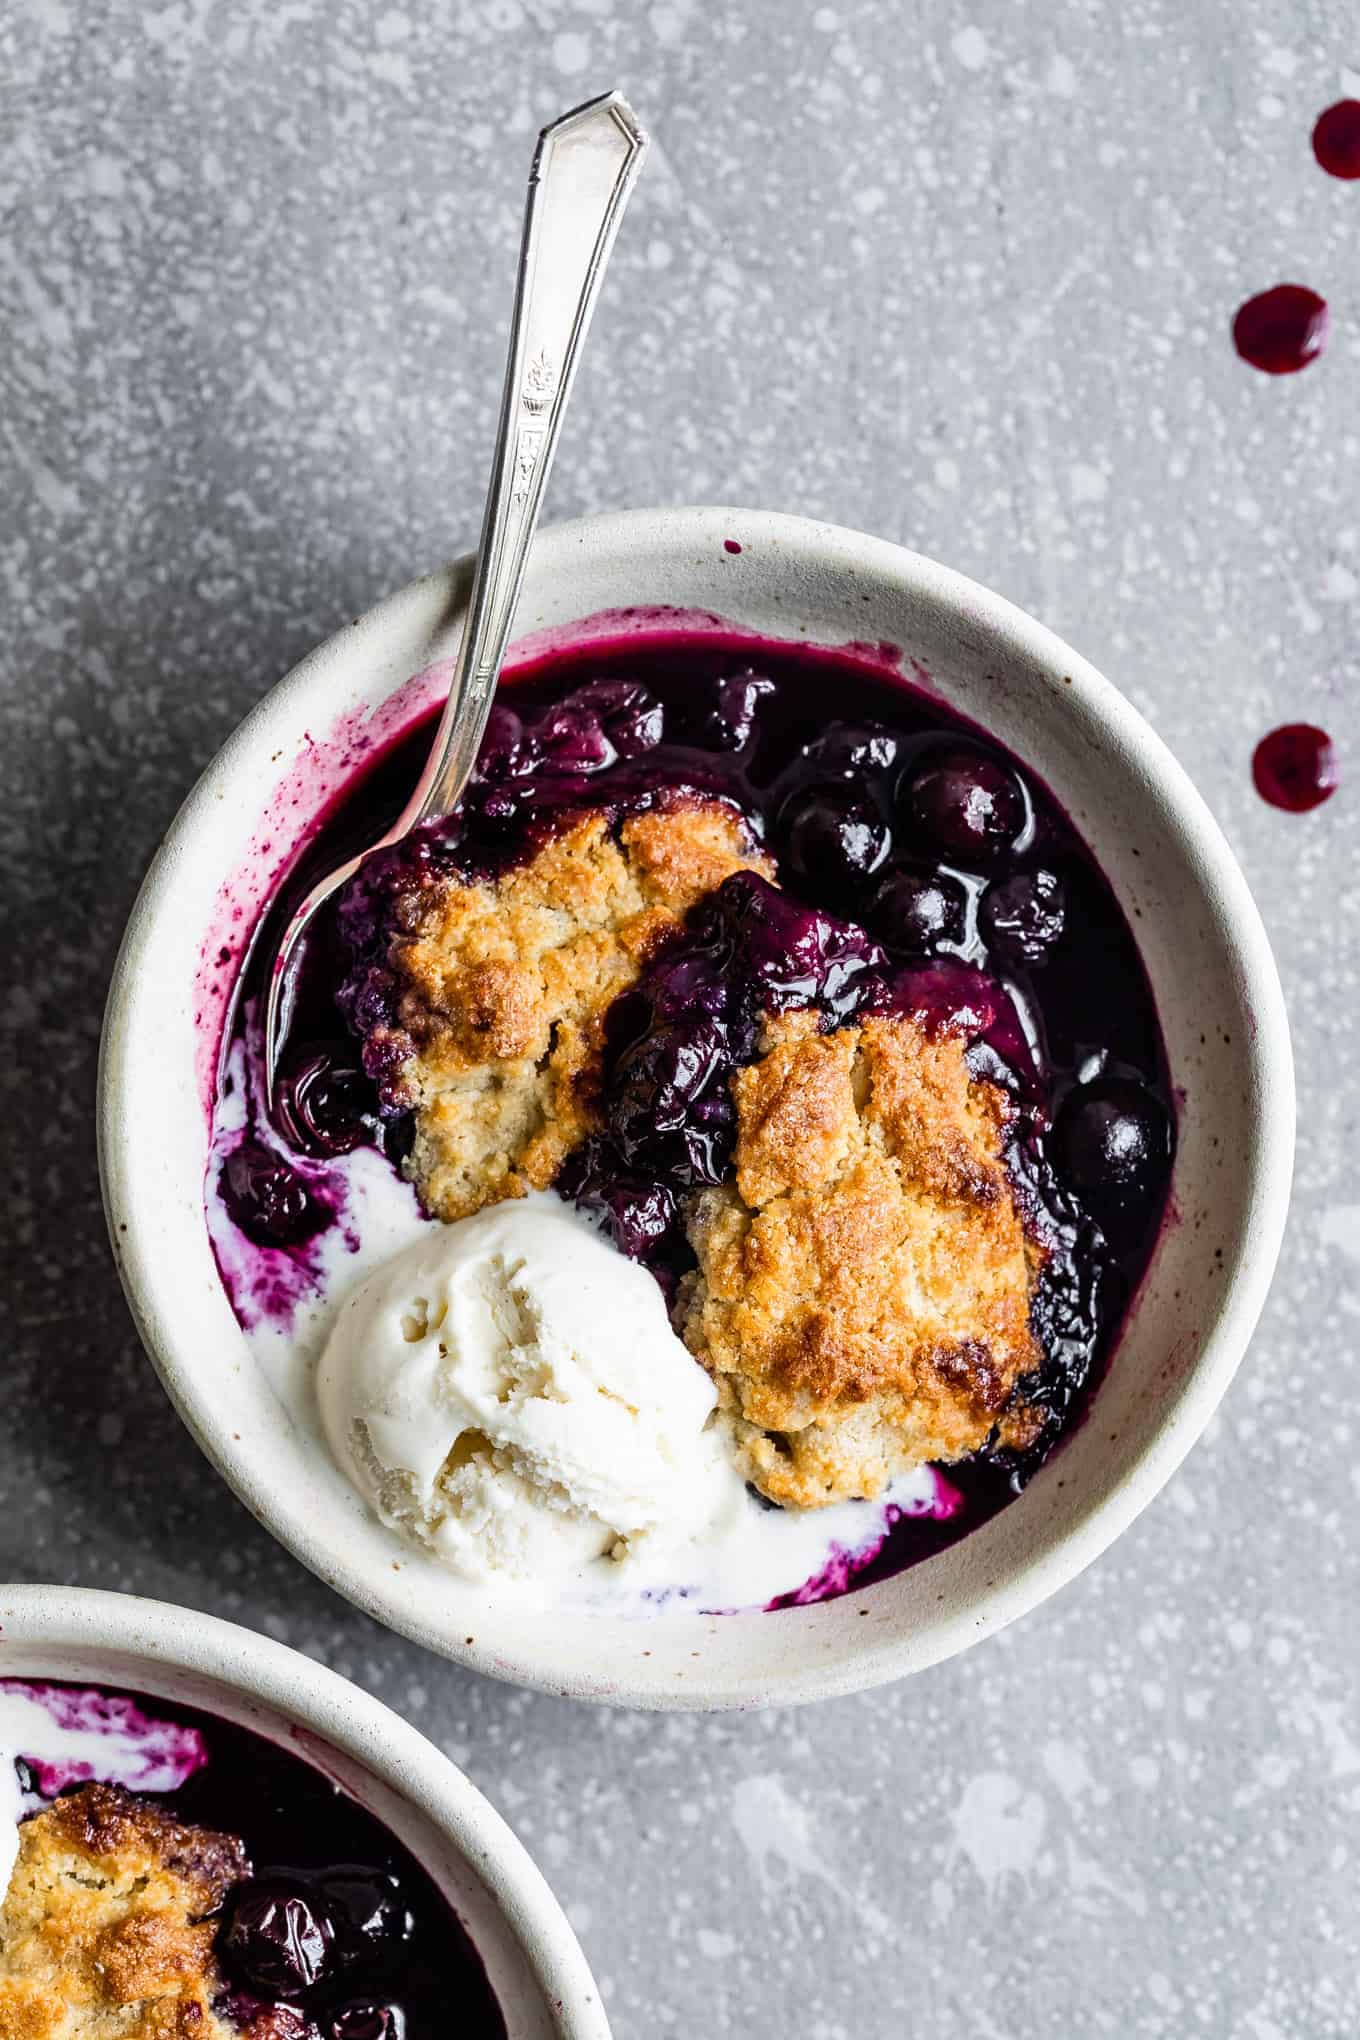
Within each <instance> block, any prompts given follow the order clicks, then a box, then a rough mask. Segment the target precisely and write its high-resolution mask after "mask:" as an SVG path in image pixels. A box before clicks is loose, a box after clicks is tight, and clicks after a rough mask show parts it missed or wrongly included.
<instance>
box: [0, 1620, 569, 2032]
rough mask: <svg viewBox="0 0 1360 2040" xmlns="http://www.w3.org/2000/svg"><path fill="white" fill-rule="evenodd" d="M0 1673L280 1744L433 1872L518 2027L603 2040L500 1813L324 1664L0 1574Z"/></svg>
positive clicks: (556, 1920) (235, 1632) (565, 1947)
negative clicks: (4, 1579)
mask: <svg viewBox="0 0 1360 2040" xmlns="http://www.w3.org/2000/svg"><path fill="white" fill-rule="evenodd" d="M0 1677H3V1678H7V1679H31V1680H36V1681H44V1680H48V1679H68V1680H71V1681H74V1682H75V1683H77V1684H89V1685H92V1686H99V1687H112V1688H115V1689H117V1688H120V1687H121V1688H127V1689H131V1690H132V1691H134V1692H138V1693H148V1694H150V1695H152V1696H153V1697H154V1698H155V1699H158V1700H168V1701H172V1702H175V1703H178V1704H179V1705H181V1706H186V1707H195V1708H199V1709H201V1710H202V1711H203V1712H204V1713H206V1714H210V1715H216V1716H219V1717H221V1718H222V1719H225V1720H227V1721H229V1722H233V1723H235V1724H236V1725H237V1726H238V1727H240V1728H246V1729H249V1730H251V1731H252V1732H253V1733H254V1734H256V1735H260V1736H263V1737H264V1738H265V1739H266V1740H267V1741H269V1742H274V1743H278V1744H281V1745H282V1746H283V1747H284V1748H286V1749H289V1750H290V1751H291V1752H292V1753H293V1754H295V1755H298V1756H300V1757H302V1758H304V1759H305V1760H306V1761H307V1762H308V1763H310V1764H313V1765H315V1766H317V1768H319V1769H321V1770H323V1771H324V1772H325V1774H326V1776H327V1777H328V1778H329V1779H330V1780H331V1781H332V1782H333V1783H334V1784H336V1785H338V1786H339V1787H340V1788H341V1790H342V1791H345V1792H348V1793H349V1794H350V1795H351V1797H353V1798H354V1799H356V1800H358V1802H359V1804H360V1805H361V1806H363V1807H364V1808H365V1809H366V1810H367V1811H368V1812H369V1813H371V1814H373V1815H375V1816H376V1818H377V1819H378V1820H380V1821H381V1822H382V1824H383V1826H384V1827H386V1828H387V1829H388V1830H389V1831H390V1832H391V1833H393V1834H394V1835H396V1837H397V1838H398V1840H399V1841H401V1842H403V1843H404V1844H405V1846H406V1847H407V1848H408V1849H409V1850H410V1851H411V1853H412V1855H413V1856H415V1858H416V1860H417V1861H418V1862H419V1863H420V1864H421V1865H422V1866H423V1868H424V1869H425V1870H427V1871H428V1872H429V1874H430V1876H431V1877H432V1878H433V1879H434V1881H435V1883H436V1884H437V1885H438V1887H439V1889H440V1890H441V1891H442V1893H443V1894H444V1897H445V1898H446V1899H447V1900H448V1902H449V1904H450V1905H451V1906H452V1907H453V1909H454V1911H455V1912H456V1913H457V1914H458V1916H459V1918H460V1920H461V1921H462V1923H463V1925H464V1927H465V1928H466V1929H467V1932H468V1935H469V1937H470V1939H471V1941H472V1944H473V1946H474V1947H475V1948H476V1950H477V1953H478V1954H479V1955H480V1957H481V1959H482V1964H483V1966H484V1968H485V1970H486V1973H487V1978H488V1980H489V1982H490V1984H491V1987H492V1990H493V1992H494V1994H495V1997H496V1999H497V2002H498V2003H499V2005H500V2008H501V2012H502V2015H503V2017H504V2019H505V2025H506V2032H507V2034H508V2036H509V2040H609V2022H608V2020H607V2019H606V2017H605V2015H604V2011H603V2009H602V2007H601V2004H600V1996H599V1991H598V1989H597V1988H596V1985H595V1982H594V1979H593V1978H592V1976H591V1974H590V1971H589V1970H588V1969H587V1967H586V1963H585V1957H584V1956H583V1955H582V1953H581V1950H580V1948H579V1946H578V1945H577V1942H576V1937H575V1935H574V1934H573V1933H572V1931H571V1928H570V1927H569V1926H568V1924H567V1921H566V1919H565V1917H564V1915H563V1913H562V1910H561V1907H560V1906H559V1905H558V1903H557V1901H556V1899H555V1898H554V1897H553V1895H552V1893H551V1891H549V1889H548V1887H547V1885H546V1883H545V1882H544V1880H543V1878H542V1876H541V1875H540V1873H539V1872H538V1870H537V1869H536V1868H535V1867H534V1864H533V1863H532V1862H531V1860H530V1858H529V1856H528V1855H527V1853H526V1852H525V1850H524V1848H523V1847H522V1845H521V1844H520V1843H519V1842H518V1841H517V1840H516V1838H515V1836H514V1835H513V1834H512V1833H511V1831H510V1829H509V1828H508V1827H507V1826H506V1824H505V1822H504V1821H503V1820H502V1819H501V1817H500V1815H499V1814H498V1813H496V1812H495V1811H494V1809H493V1808H492V1807H491V1806H489V1805H488V1804H487V1802H486V1800H485V1799H483V1797H482V1795H481V1793H480V1792H478V1791H477V1790H476V1788H475V1786H473V1785H471V1784H469V1782H468V1780H467V1779H466V1778H465V1777H464V1776H463V1774H462V1772H461V1771H458V1770H456V1769H455V1768H454V1766H453V1765H452V1764H451V1763H450V1762H449V1760H448V1758H447V1757H445V1756H443V1755H441V1753H440V1752H439V1751H438V1750H437V1749H436V1748H435V1747H434V1745H433V1743H430V1742H427V1741H426V1739H425V1737H424V1736H422V1735H420V1734H418V1733H417V1732H416V1730H415V1729H414V1728H412V1727H411V1726H410V1725H409V1724H408V1723H407V1722H405V1721H402V1720H400V1719H399V1717H398V1716H397V1715H395V1714H393V1713H392V1711H391V1710H390V1708H387V1707H384V1706H382V1705H381V1703H380V1702H378V1701H377V1700H374V1699H372V1698H371V1697H370V1695H368V1694H367V1693H363V1692H361V1691H360V1690H359V1688H358V1687H357V1686H352V1685H350V1683H349V1681H348V1680H347V1679H342V1678H339V1677H338V1676H337V1675H336V1674H335V1673H334V1672H331V1671H327V1669H326V1668H325V1666H324V1665H319V1664H316V1663H315V1662H314V1661H313V1660H312V1659H311V1658H308V1657H303V1656H302V1655H301V1653H300V1652H298V1651H295V1650H289V1649H287V1648H286V1647H285V1646H284V1645H283V1644H281V1643H274V1642H272V1641H271V1640H270V1639H269V1638H268V1637H264V1636H258V1635H256V1634H255V1633H254V1632H253V1631H251V1630H248V1629H238V1628H237V1627H236V1626H235V1624H233V1623H230V1622H219V1621H217V1620H216V1619H215V1618H214V1617H213V1616H211V1615H202V1614H199V1613H198V1612H197V1611H196V1610H194V1609H191V1608H174V1607H170V1606H168V1605H167V1604H166V1603H164V1602H160V1601H144V1600H141V1599H139V1598H137V1597H136V1596H135V1595H132V1594H105V1593H96V1592H93V1591H90V1590H88V1589H82V1588H76V1587H49V1586H0Z"/></svg>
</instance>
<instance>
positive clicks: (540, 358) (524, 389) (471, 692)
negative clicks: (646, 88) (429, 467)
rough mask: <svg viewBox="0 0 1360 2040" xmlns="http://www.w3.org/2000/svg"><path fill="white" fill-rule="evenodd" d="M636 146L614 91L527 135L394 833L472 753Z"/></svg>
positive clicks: (428, 811)
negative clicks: (505, 326)
mask: <svg viewBox="0 0 1360 2040" xmlns="http://www.w3.org/2000/svg"><path fill="white" fill-rule="evenodd" d="M646 146H647V138H646V136H645V135H644V133H643V131H642V129H641V128H640V127H639V126H638V123H637V121H636V119H635V118H634V116H633V113H632V110H631V109H630V107H629V106H628V104H627V102H626V101H625V100H624V99H622V98H621V97H620V95H619V94H618V93H617V92H611V93H609V94H608V95H607V97H605V98H603V99H593V100H591V101H589V103H588V104H587V105H585V106H580V107H577V108H576V110H575V111H574V112H573V113H568V114H564V115H563V116H562V118H561V120H557V121H554V122H553V124H552V126H551V127H548V128H545V129H544V130H543V133H542V134H541V135H540V136H539V141H538V148H537V150H536V152H535V155H534V163H533V169H532V170H531V172H530V175H529V197H528V203H527V206H526V209H525V215H524V239H523V242H522V243H521V247H520V258H519V277H518V282H517V284H516V289H515V309H514V314H513V317H512V320H511V334H510V352H509V358H508V360H507V362H506V369H505V389H504V392H503V394H502V397H501V415H500V427H499V430H498V432H497V435H496V452H495V458H494V460H493V461H492V467H491V481H490V486H489V487H488V489H487V495H486V511H485V514H484V516H483V520H482V536H481V543H480V545H479V547H478V550H477V568H476V574H475V577H474V580H473V584H472V597H471V601H470V603H469V606H468V620H467V625H466V628H465V630H464V632H463V641H462V645H461V646H460V648H459V652H458V661H457V665H456V667H455V670H454V676H453V684H452V686H451V687H450V689H449V698H448V701H447V703H446V704H445V708H444V713H443V716H442V717H441V719H440V724H439V732H438V735H437V736H436V738H435V741H434V745H433V747H432V749H431V752H430V757H429V760H428V762H427V763H426V766H425V770H424V771H423V772H422V774H421V776H420V783H419V785H418V786H417V788H416V790H415V793H414V794H413V795H412V797H411V801H410V804H409V806H408V807H407V809H406V812H405V813H404V814H403V815H402V817H401V820H400V821H399V822H398V824H397V827H396V830H395V832H394V833H395V834H398V835H404V834H405V832H406V831H407V829H409V828H412V827H414V825H415V824H416V823H417V822H423V821H428V820H429V819H430V818H431V817H432V816H435V815H443V814H447V813H448V811H449V809H450V808H451V807H452V806H453V804H454V802H455V801H456V800H457V799H458V796H459V795H460V794H461V792H462V790H463V788H464V786H465V785H466V784H467V780H468V775H469V774H470V773H471V771H472V767H473V765H474V763H475V761H476V757H477V750H478V746H479V745H480V743H481V740H482V732H483V730H484V729H485V727H486V718H487V714H488V712H489V710H490V706H491V697H492V694H493V692H494V691H495V686H496V678H497V675H498V674H499V672H500V668H501V661H502V659H503V658H504V657H505V647H506V643H507V641H508V639H509V636H510V625H511V621H512V619H513V617H514V613H515V604H516V602H517V601H518V599H519V591H520V584H521V582H522V581H523V579H524V563H525V560H526V558H527V556H528V551H529V543H530V540H531V539H532V537H533V533H534V526H535V524H536V523H537V521H538V511H539V504H540V502H541V500H542V496H543V485H544V483H545V482H546V481H547V478H548V469H549V467H550V466H551V465H552V457H553V453H554V451H555V449H556V446H557V435H558V432H559V431H560V429H561V425H562V416H563V413H564V412H565V410H566V408H567V399H568V397H569V396H570V395H571V385H572V379H573V377H574V375H575V373H576V362H577V358H578V356H579V354H580V350H581V342H582V340H583V339H584V338H585V333H586V328H587V326H588V325H589V323H590V315H591V313H592V311H593V310H594V307H595V299H596V297H597V296H598V294H599V288H600V283H601V281H602V280H603V277H604V271H605V264H606V263H607V261H608V259H609V252H610V249H611V248H612V246H613V243H614V236H615V234H616V232H617V231H618V225H619V220H620V218H621V217H622V214H623V209H624V206H625V205H626V204H627V202H628V197H629V194H630V193H631V191H632V188H633V185H634V183H635V182H636V180H637V174H638V171H639V169H640V168H641V165H642V156H643V152H644V150H645V148H646Z"/></svg>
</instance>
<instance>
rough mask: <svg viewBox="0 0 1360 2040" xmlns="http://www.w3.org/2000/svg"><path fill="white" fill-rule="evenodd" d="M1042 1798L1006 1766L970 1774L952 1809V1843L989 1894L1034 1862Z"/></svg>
mask: <svg viewBox="0 0 1360 2040" xmlns="http://www.w3.org/2000/svg"><path fill="white" fill-rule="evenodd" d="M1047 1820H1048V1817H1047V1813H1046V1811H1045V1807H1044V1802H1043V1800H1042V1799H1041V1798H1040V1797H1039V1794H1038V1793H1037V1792H1033V1791H1027V1790H1026V1789H1025V1787H1024V1786H1023V1785H1021V1783H1020V1781H1019V1780H1018V1779H1016V1778H1012V1777H1010V1776H1008V1775H1007V1774H1006V1773H1005V1772H1004V1771H982V1772H980V1773H979V1774H978V1776H977V1777H976V1778H970V1779H969V1781H968V1784H967V1786H966V1787H965V1788H964V1792H963V1796H962V1798H961V1799H960V1800H959V1803H958V1805H957V1806H956V1807H955V1809H954V1813H953V1817H952V1821H951V1826H952V1828H953V1834H954V1846H955V1848H956V1849H957V1851H958V1852H959V1854H960V1855H962V1856H964V1857H966V1858H967V1860H968V1862H969V1863H970V1864H971V1865H972V1867H973V1869H974V1870H975V1871H976V1872H977V1874H978V1876H979V1877H980V1878H981V1880H982V1883H983V1885H984V1887H985V1888H986V1891H987V1895H988V1897H989V1898H995V1897H997V1896H999V1895H1002V1894H1004V1891H1005V1887H1006V1885H1007V1884H1008V1882H1009V1881H1010V1880H1011V1879H1012V1878H1017V1877H1018V1878H1025V1877H1028V1876H1030V1875H1032V1873H1033V1872H1034V1870H1035V1869H1036V1867H1037V1865H1038V1860H1039V1851H1040V1848H1041V1846H1042V1844H1043V1839H1044V1829H1045V1827H1046V1826H1047Z"/></svg>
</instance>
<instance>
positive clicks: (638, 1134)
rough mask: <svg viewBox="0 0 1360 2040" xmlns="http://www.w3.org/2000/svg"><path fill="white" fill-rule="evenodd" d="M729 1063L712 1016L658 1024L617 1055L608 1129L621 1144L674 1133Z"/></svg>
mask: <svg viewBox="0 0 1360 2040" xmlns="http://www.w3.org/2000/svg"><path fill="white" fill-rule="evenodd" d="M728 1065H729V1055H728V1046H727V1036H726V1030H725V1029H724V1028H723V1027H722V1026H721V1025H720V1023H719V1022H717V1021H714V1020H700V1021H699V1022H698V1023H697V1024H694V1025H691V1026H688V1027H680V1026H677V1027H659V1028H657V1029H656V1031H655V1032H654V1033H651V1034H646V1035H644V1036H643V1038H642V1039H641V1040H640V1041H638V1042H635V1043H634V1044H633V1046H632V1047H631V1048H629V1049H627V1050H626V1051H625V1052H624V1054H623V1055H622V1056H620V1058H619V1061H618V1064H617V1067H616V1068H615V1070H614V1073H613V1078H612V1081H611V1085H610V1092H611V1096H610V1099H609V1105H608V1110H607V1114H606V1117H607V1120H608V1124H609V1130H610V1132H611V1133H613V1134H614V1135H615V1137H616V1138H617V1139H618V1140H619V1141H620V1142H622V1143H623V1144H624V1147H625V1151H626V1149H627V1148H628V1147H629V1146H631V1145H636V1146H645V1145H646V1144H647V1143H648V1141H649V1140H650V1139H651V1138H652V1137H654V1136H655V1135H656V1134H658V1133H674V1132H675V1131H677V1130H678V1129H679V1128H680V1127H681V1126H682V1125H683V1124H684V1122H685V1119H686V1117H687V1115H688V1113H689V1111H690V1108H691V1107H692V1106H693V1105H694V1103H695V1101H696V1099H698V1097H699V1096H700V1095H701V1093H703V1092H704V1091H705V1090H707V1089H708V1088H709V1086H710V1085H712V1083H713V1082H714V1080H715V1078H717V1077H719V1076H720V1075H722V1074H723V1073H724V1072H725V1070H726V1069H727V1067H728Z"/></svg>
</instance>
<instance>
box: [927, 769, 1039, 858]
mask: <svg viewBox="0 0 1360 2040" xmlns="http://www.w3.org/2000/svg"><path fill="white" fill-rule="evenodd" d="M906 809H907V818H908V820H909V822H910V824H911V826H912V829H913V831H914V833H915V834H916V835H917V836H918V837H919V838H920V839H921V840H923V841H925V842H927V843H930V844H931V845H932V846H933V847H934V848H935V849H937V850H943V851H946V852H948V853H949V854H951V855H952V856H956V857H981V858H995V857H997V856H999V855H1001V854H1002V853H1004V852H1005V851H1007V850H1011V849H1013V848H1014V847H1015V844H1016V843H1017V842H1018V841H1019V839H1020V837H1021V835H1022V834H1023V832H1024V828H1025V824H1026V821H1027V819H1028V812H1027V808H1026V803H1025V795H1024V791H1023V789H1022V787H1021V785H1020V782H1019V780H1018V779H1017V778H1016V776H1015V774H1014V773H1013V772H1012V771H1011V769H1010V767H1009V766H1007V765H1003V764H1002V763H1001V762H1000V760H999V759H996V758H991V757H988V755H987V753H986V752H985V751H978V750H974V749H972V748H970V747H968V746H965V745H963V744H956V745H953V746H951V747H950V748H949V749H948V750H945V751H935V752H932V753H931V754H930V756H929V757H927V758H926V759H925V761H924V762H923V763H922V764H921V765H920V766H918V767H917V769H916V771H915V772H914V773H913V774H912V776H911V779H910V781H909V782H908V785H907V796H906Z"/></svg>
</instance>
